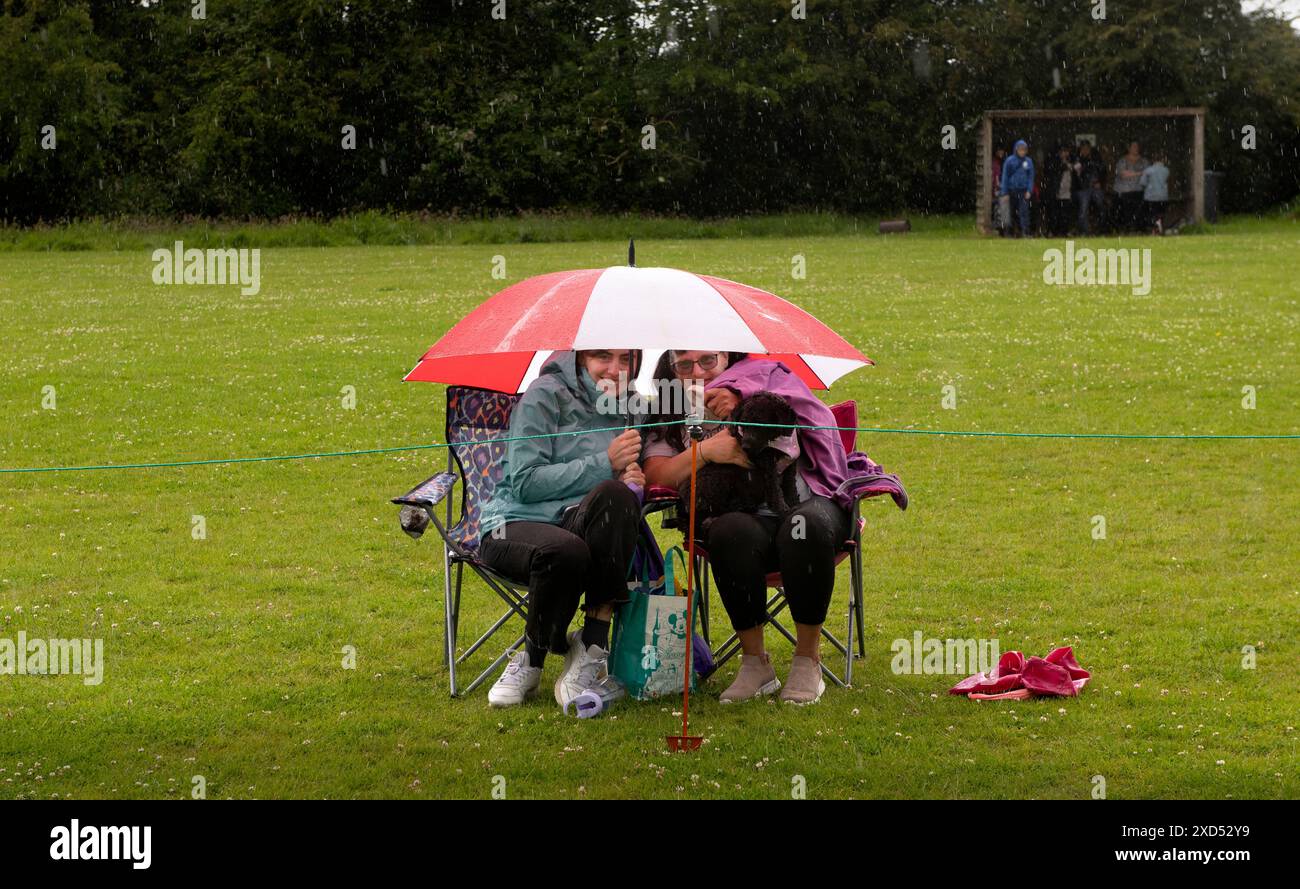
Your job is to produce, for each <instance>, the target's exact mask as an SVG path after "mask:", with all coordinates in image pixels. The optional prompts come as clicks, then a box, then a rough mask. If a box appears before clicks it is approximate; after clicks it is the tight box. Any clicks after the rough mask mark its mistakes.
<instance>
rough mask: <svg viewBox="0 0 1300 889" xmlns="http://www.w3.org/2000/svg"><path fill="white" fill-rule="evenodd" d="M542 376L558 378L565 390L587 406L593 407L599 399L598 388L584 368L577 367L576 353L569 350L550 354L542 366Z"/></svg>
mask: <svg viewBox="0 0 1300 889" xmlns="http://www.w3.org/2000/svg"><path fill="white" fill-rule="evenodd" d="M542 374H543V375H547V374H549V375H552V376H556V377H559V379H560V380H561V381H562V382H563V383H564V387H565V388H566V389H568V390H569V391H570V392H572V393H573V394H574V395H576V396H578V397H579V398H581V399H582V400H583V401H585V402H587V403H588V404H593V405H594V404H595V403H596V399H597V398H599V397H600V387H599V386H597V385H596V381H595V380H593V379H592V378H591V375H590V374H588V373H587V371H586V369H585V368H579V367H578V353H577V352H575V351H573V350H571V349H570V350H567V351H563V352H552V353H551V357H550V358H548V359H546V363H545V364H543V365H542Z"/></svg>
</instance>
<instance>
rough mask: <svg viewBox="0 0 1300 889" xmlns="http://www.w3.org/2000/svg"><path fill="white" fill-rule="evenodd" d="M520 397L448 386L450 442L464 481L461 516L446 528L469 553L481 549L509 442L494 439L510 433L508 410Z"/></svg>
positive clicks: (448, 431)
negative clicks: (488, 507)
mask: <svg viewBox="0 0 1300 889" xmlns="http://www.w3.org/2000/svg"><path fill="white" fill-rule="evenodd" d="M519 398H520V396H518V395H506V394H504V393H502V392H490V391H488V390H486V389H472V388H469V387H466V386H448V387H447V443H448V444H450V445H451V454H452V457H453V458H454V459H455V460H456V463H457V464H458V465H459V467H460V471H461V475H462V477H463V478H464V480H465V486H464V488H463V489H462V490H461V511H460V519H459V520H458V521H457V522H456V524H455V525H453V526H452V527H451V528H449V529H447V536H448V537H449V538H451V540H452V541H453V542H454V543H455V544H456V545H457V546H459V547H460V548H461V549H462V550H464V552H465V553H466V554H475V553H477V552H478V545H479V528H480V525H481V524H482V516H483V504H485V503H487V502H488V500H490V499H492V492H493V491H494V490H496V486H497V485H498V484H499V483H500V482H501V475H502V466H501V462H502V460H503V459H504V457H505V455H506V447H507V446H508V443H506V442H499V441H491V439H497V438H505V437H507V436H508V435H509V434H510V412H511V411H512V410H514V407H515V405H516V404H517V403H518V402H519Z"/></svg>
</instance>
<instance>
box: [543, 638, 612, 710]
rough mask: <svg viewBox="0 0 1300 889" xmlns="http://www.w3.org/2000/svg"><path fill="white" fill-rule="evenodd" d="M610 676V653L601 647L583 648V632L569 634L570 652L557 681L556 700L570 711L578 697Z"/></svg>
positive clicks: (565, 655)
mask: <svg viewBox="0 0 1300 889" xmlns="http://www.w3.org/2000/svg"><path fill="white" fill-rule="evenodd" d="M608 675H609V651H608V650H606V649H604V648H601V647H600V646H599V645H592V646H589V647H583V644H582V630H574V631H573V632H572V633H570V634H569V650H568V651H566V652H565V653H564V671H563V672H562V673H560V678H559V679H557V680H555V700H556V702H557V703H559V705H560V709H561V710H564V711H566V712H567V711H568V709H569V704H570V703H571V702H572V701H573V700H574V699H575V698H576V697H578V695H580V694H582V693H583V692H584V691H586V690H587V689H589V688H591V687H592V686H593V685H595V684H596V683H597V682H600V680H602V679H604V678H605V677H606V676H608Z"/></svg>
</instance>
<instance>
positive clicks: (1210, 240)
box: [0, 219, 1300, 799]
mask: <svg viewBox="0 0 1300 889" xmlns="http://www.w3.org/2000/svg"><path fill="white" fill-rule="evenodd" d="M146 240H148V239H147V238H146ZM132 243H133V244H135V242H134V241H133V242H132ZM1083 243H1084V242H1080V244H1081V245H1082V244H1083ZM1087 243H1088V244H1090V245H1092V246H1102V245H1108V246H1116V243H1117V242H1115V241H1101V240H1096V241H1088V242H1087ZM169 244H170V238H169V237H168V236H166V235H165V234H159V235H158V236H157V237H156V238H155V239H154V240H153V241H151V242H150V243H149V244H145V245H137V246H132V247H131V248H130V249H123V250H121V251H107V250H81V251H78V252H58V251H54V252H48V251H47V252H35V251H24V250H11V251H8V252H3V253H0V315H2V316H3V324H2V327H0V329H3V331H4V349H3V351H4V361H3V362H2V364H0V406H2V407H3V418H4V424H3V429H4V435H3V437H2V438H0V466H3V467H26V466H57V465H81V464H97V463H109V462H112V463H130V462H148V461H166V460H187V459H204V458H218V457H232V456H234V457H242V456H256V455H271V454H293V453H303V452H317V451H331V450H345V449H358V448H371V447H384V446H393V445H402V444H417V443H422V442H428V441H435V440H440V439H441V436H442V425H443V419H442V413H441V411H442V397H443V396H442V390H441V387H438V386H431V385H425V384H403V383H401V377H402V376H403V374H404V373H405V372H406V371H407V370H408V369H409V368H410V367H411V366H412V365H413V364H414V362H415V360H416V359H417V358H418V357H419V356H420V354H421V353H422V351H423V350H424V349H425V348H427V347H428V345H429V344H431V343H432V342H433V341H434V340H435V339H437V338H438V336H440V335H441V334H442V333H443V332H444V331H445V330H446V329H447V328H448V327H449V326H450V325H451V324H453V323H454V322H455V321H456V320H457V319H459V318H460V317H461V316H463V315H464V314H465V313H466V312H467V311H469V310H470V309H471V308H472V307H474V306H475V305H476V304H478V303H479V302H480V301H481V300H483V299H484V298H486V297H487V296H488V295H490V294H491V293H493V292H495V291H496V290H497V289H500V288H501V287H503V286H505V284H507V283H510V282H513V281H517V280H520V279H522V278H524V277H527V276H530V275H534V274H540V273H543V272H547V271H553V270H557V269H562V268H573V267H596V266H605V265H613V264H618V263H620V262H621V261H623V259H624V258H625V256H626V242H625V241H621V240H617V239H614V240H604V241H583V242H580V243H531V244H495V245H490V244H450V243H449V244H440V245H425V246H405V247H403V246H393V247H387V246H357V247H320V248H290V247H274V246H267V247H266V249H265V250H264V251H263V255H262V264H261V274H262V287H261V292H260V293H258V294H257V295H256V296H241V295H240V293H239V290H238V288H237V287H235V286H225V287H220V286H212V287H207V286H172V287H164V286H155V285H154V284H152V283H151V280H150V273H151V270H152V262H151V260H150V250H151V247H152V246H164V245H169ZM247 246H258V242H257V241H256V240H255V239H254V240H253V241H251V242H249V243H248V244H247ZM1049 246H1060V243H1059V242H1043V241H1031V242H1025V241H999V240H987V239H980V238H976V237H973V236H971V235H969V234H966V233H965V231H964V226H944V225H937V226H934V227H933V228H932V229H930V230H924V229H923V230H921V231H919V232H917V233H913V234H912V235H907V236H902V237H896V238H885V237H879V236H876V235H874V234H866V233H865V232H864V233H863V234H860V235H858V236H845V235H835V236H827V235H825V234H824V233H817V234H808V235H802V236H800V235H789V236H773V237H750V238H744V239H717V238H714V239H682V240H652V239H646V240H644V241H642V240H638V244H637V248H638V249H637V258H638V264H640V265H643V266H650V265H666V266H676V267H680V268H688V269H691V270H695V271H701V272H707V273H711V274H715V275H720V276H723V277H728V278H734V279H737V280H742V281H745V282H747V283H751V284H754V285H756V286H759V287H763V288H765V289H769V290H772V291H775V292H778V293H780V294H782V295H784V296H786V297H787V298H789V299H791V300H793V301H794V302H797V303H798V304H800V305H802V306H804V307H805V308H807V309H808V310H809V311H811V312H813V313H814V314H816V315H817V316H819V317H820V318H822V319H823V320H825V321H826V322H828V323H829V324H830V325H831V326H833V327H835V328H836V329H838V330H839V331H841V332H842V333H843V334H844V335H845V336H846V337H847V338H848V339H849V340H850V341H852V342H853V343H854V344H856V345H857V346H858V347H859V348H861V349H862V350H863V351H864V352H866V353H867V354H868V355H870V356H872V357H873V358H875V359H876V361H877V362H878V366H877V367H875V368H868V369H864V370H861V371H858V372H856V373H854V374H852V375H850V376H849V377H847V378H846V379H844V380H843V381H842V382H841V383H840V384H838V385H837V386H836V388H835V390H834V391H833V392H832V393H829V394H828V395H827V397H828V398H830V399H833V400H840V399H843V398H854V399H857V400H858V403H859V406H860V419H861V422H862V424H863V425H865V426H875V427H887V428H896V427H914V428H917V429H950V430H982V431H987V430H1006V431H1033V432H1123V433H1221V434H1252V433H1261V434H1262V433H1283V434H1296V433H1300V351H1298V342H1300V285H1298V284H1297V278H1296V257H1297V256H1298V255H1300V252H1298V249H1300V225H1297V224H1296V223H1295V222H1294V221H1286V220H1282V219H1278V220H1272V221H1266V222H1261V221H1254V220H1251V221H1240V222H1230V223H1228V224H1225V225H1222V226H1219V227H1217V228H1216V229H1215V230H1214V232H1213V233H1212V234H1207V235H1196V236H1183V237H1179V238H1165V239H1151V238H1144V239H1137V240H1134V241H1132V242H1126V246H1137V247H1150V248H1151V250H1152V254H1153V277H1152V282H1153V284H1152V289H1151V293H1150V295H1149V296H1134V295H1133V294H1132V292H1131V290H1130V288H1128V287H1061V286H1056V287H1053V286H1047V285H1044V284H1043V282H1042V271H1043V260H1042V251H1043V250H1044V249H1045V248H1046V247H1049ZM496 254H501V255H503V256H505V257H506V261H507V271H508V276H509V277H508V279H507V280H506V281H504V282H503V281H498V280H494V279H493V278H492V277H491V276H490V271H491V267H492V257H493V256H494V255H496ZM795 254H803V255H804V256H805V257H806V258H807V264H808V274H807V278H806V279H804V280H792V278H791V274H790V268H791V257H792V256H794V255H795ZM683 323H688V322H687V321H686V320H685V319H684V320H683ZM611 345H618V344H611ZM948 385H951V386H954V387H956V389H955V391H956V398H957V404H956V409H955V410H948V409H945V408H944V407H943V405H942V403H941V400H942V397H943V387H945V386H948ZM46 386H52V387H54V393H55V398H56V405H57V406H56V408H55V409H54V410H46V409H43V408H42V398H43V392H44V391H45V390H44V389H43V387H46ZM346 386H353V387H355V391H356V407H355V409H353V410H347V409H344V407H343V405H342V398H343V396H342V390H343V389H344V387H346ZM1243 386H1253V387H1255V391H1256V398H1257V404H1256V407H1255V408H1254V409H1253V410H1248V409H1245V408H1244V407H1243V402H1242V400H1243V391H1242V389H1243ZM859 444H860V446H861V447H863V448H864V449H865V450H867V451H868V452H869V453H870V454H871V455H872V457H873V458H875V459H876V460H877V461H879V462H880V463H882V464H883V465H884V466H885V467H886V469H887V470H889V471H893V472H897V473H899V475H900V476H901V477H902V478H903V480H904V482H905V483H906V484H907V486H908V489H909V492H910V494H911V496H912V508H911V509H910V510H908V511H907V512H905V513H903V512H899V511H898V510H896V509H895V508H894V507H893V506H892V505H890V504H888V503H887V502H885V501H883V500H875V501H871V502H870V503H869V504H868V505H867V507H866V508H865V514H866V516H867V518H868V520H869V524H868V527H867V531H866V534H865V541H866V552H867V562H868V581H867V586H868V589H867V606H866V620H867V640H866V641H867V657H866V659H865V660H864V661H861V662H859V663H858V665H857V666H856V668H855V687H854V688H852V689H849V690H837V689H831V690H829V691H828V692H827V694H826V696H825V697H824V699H823V701H822V703H820V704H819V705H817V706H816V707H812V708H804V709H798V708H791V707H783V706H780V705H777V704H775V703H771V704H764V703H753V704H750V705H743V706H733V707H727V708H723V707H721V706H720V705H719V704H718V703H717V700H716V694H717V691H718V690H719V689H720V688H722V687H725V684H726V682H729V681H730V677H731V676H732V675H733V674H734V670H735V667H736V665H735V662H733V663H732V664H729V665H728V666H727V667H726V668H724V670H723V671H722V675H721V676H720V677H718V678H715V679H714V680H713V682H712V683H710V685H709V686H706V689H705V691H704V692H702V693H701V694H700V695H699V696H698V697H695V698H693V699H692V706H691V715H692V721H691V725H692V728H693V729H696V730H697V731H698V732H699V733H702V734H704V735H706V736H707V738H708V743H707V744H706V746H705V747H704V748H703V749H702V751H700V752H698V753H695V754H689V755H686V754H682V755H675V756H674V755H670V754H668V753H667V752H666V750H665V746H664V740H663V736H664V735H666V734H670V733H674V732H675V731H677V730H678V729H679V728H680V719H678V718H675V717H674V715H673V714H674V712H675V711H677V710H678V709H679V707H680V702H679V701H669V702H664V703H652V704H626V705H621V706H620V707H619V708H618V709H617V710H616V712H615V716H612V717H610V718H607V719H600V720H586V721H576V720H569V719H566V718H565V717H563V716H562V715H561V714H560V712H559V710H558V708H557V706H556V705H555V703H554V700H553V699H551V698H550V696H549V695H548V694H544V695H543V696H542V697H540V698H539V699H538V700H537V701H536V702H534V703H533V704H531V705H529V706H525V707H522V708H516V709H512V710H505V711H492V710H490V709H489V708H488V707H487V704H486V698H485V692H484V690H483V689H480V690H479V691H477V692H475V693H474V694H473V695H471V696H470V697H468V698H464V699H459V700H452V699H450V698H449V697H448V695H447V683H446V671H445V669H444V668H443V666H442V662H441V657H440V647H441V641H442V629H441V618H442V592H441V587H442V583H441V578H440V577H439V576H437V575H436V574H435V569H436V567H437V565H438V563H439V559H440V550H439V548H438V546H437V545H436V544H435V540H434V539H433V535H432V534H430V535H426V537H425V538H424V539H422V540H420V541H418V542H415V541H412V540H410V539H409V538H407V537H406V536H405V535H403V534H402V533H401V532H400V530H399V528H398V526H397V517H396V508H395V507H393V506H391V505H390V504H389V503H388V499H389V498H390V497H393V496H395V495H397V494H400V493H402V492H403V491H405V490H406V489H407V488H409V487H410V486H411V485H413V484H414V483H416V482H418V481H420V480H421V479H423V478H425V477H426V476H428V475H430V474H431V473H432V472H433V471H435V470H436V469H438V468H440V467H441V466H442V465H443V463H444V461H445V456H444V455H443V453H442V452H441V451H412V452H406V453H402V454H395V455H380V456H365V457H344V458H327V459H313V460H303V461H297V462H276V463H251V464H238V465H221V466H191V467H184V468H169V469H150V470H121V471H100V472H77V473H50V474H5V475H0V637H7V638H11V639H14V638H16V636H17V633H18V632H19V631H20V630H21V631H25V632H26V634H27V635H28V637H32V638H34V637H38V636H39V637H44V638H53V637H60V638H65V637H66V638H80V637H92V638H94V637H98V638H103V640H104V655H105V661H106V666H105V672H104V678H103V682H102V684H100V685H98V686H87V685H85V684H84V683H83V682H82V680H81V678H80V677H77V676H8V675H6V676H0V797H3V798H14V797H23V798H50V797H77V798H82V797H166V798H189V797H190V795H191V787H192V786H193V779H194V776H199V775H201V776H203V779H204V781H205V782H206V792H207V796H208V797H209V798H230V797H238V798H247V797H262V798H266V797H331V798H341V797H342V798H347V797H416V798H434V797H477V798H486V797H488V796H489V795H490V794H491V792H492V789H493V776H496V775H501V776H504V778H505V780H506V795H507V796H509V797H552V796H569V797H575V796H576V797H582V796H585V797H591V798H597V797H628V798H648V797H668V798H674V797H679V798H691V797H733V796H740V797H759V798H783V797H789V796H790V794H791V788H792V781H793V779H794V777H795V776H803V777H804V778H805V779H806V782H807V794H808V796H809V797H810V798H826V797H993V798H1022V797H1035V798H1043V797H1064V798H1076V799H1087V798H1089V796H1090V795H1091V794H1092V793H1093V790H1094V786H1095V785H1094V782H1093V777H1094V776H1097V775H1100V776H1102V777H1104V779H1105V782H1106V783H1105V787H1106V793H1107V796H1108V797H1109V798H1112V799H1117V798H1134V797H1177V798H1201V797H1206V798H1228V797H1234V798H1254V797H1288V798H1294V797H1296V796H1298V795H1300V775H1298V770H1297V765H1298V764H1300V732H1298V731H1297V729H1296V726H1297V725H1298V724H1300V680H1298V678H1297V677H1298V676H1300V669H1298V668H1300V644H1298V642H1297V630H1298V629H1300V546H1298V545H1297V540H1300V470H1298V467H1300V441H1296V440H1290V441H1285V440H1253V441H1144V440H1129V441H1122V440H1121V441H1116V440H1061V439H1005V438H962V437H952V436H947V437H937V436H920V435H900V434H872V435H864V436H861V437H860V439H859ZM1097 515H1101V516H1104V517H1105V523H1106V532H1107V533H1106V537H1105V539H1104V540H1097V539H1094V537H1093V528H1094V522H1093V517H1094V516H1097ZM193 516H203V519H204V522H205V524H206V539H202V540H196V539H194V537H193V536H192V533H191V528H192V517H193ZM663 540H664V542H665V543H668V542H671V540H672V538H671V537H670V535H669V533H668V532H663ZM841 571H842V583H841V584H840V585H839V587H838V589H837V597H836V601H835V603H834V605H833V608H832V621H833V623H834V624H835V625H837V626H838V625H841V624H842V622H843V613H844V604H845V601H846V600H845V590H846V589H847V582H848V573H847V565H844V566H842V567H841ZM488 596H489V594H488V592H487V590H486V589H485V588H484V587H482V586H481V585H477V584H473V585H471V586H470V587H469V589H468V591H467V604H466V612H467V614H466V617H465V619H464V620H465V624H466V626H465V628H464V634H465V635H466V636H468V639H465V638H464V637H463V639H462V641H465V642H468V641H472V639H473V638H474V635H473V634H472V629H473V627H474V626H478V625H481V624H482V622H483V621H485V620H487V619H489V615H490V616H493V617H494V616H495V614H496V613H497V609H496V608H495V607H493V604H492V603H493V602H494V601H496V600H495V597H492V598H491V599H489V598H488ZM715 614H716V615H717V616H718V617H719V618H720V621H719V623H720V624H721V623H723V622H724V620H723V619H722V610H721V608H720V606H719V607H717V608H716V609H715ZM475 618H477V619H478V622H477V623H476V622H475ZM917 630H919V631H921V632H922V633H923V634H924V635H925V636H926V637H935V638H940V639H945V638H948V637H954V638H995V639H997V640H998V642H999V644H1000V647H1001V649H1002V650H1003V651H1006V650H1010V649H1020V650H1023V651H1024V652H1025V653H1026V654H1037V655H1042V654H1045V653H1046V652H1047V651H1048V650H1049V649H1051V648H1052V647H1054V646H1057V645H1066V644H1068V645H1073V646H1074V648H1075V651H1076V653H1077V655H1078V657H1079V660H1080V661H1081V662H1082V664H1083V665H1084V666H1085V667H1087V668H1088V669H1090V670H1092V671H1093V674H1094V679H1093V682H1092V684H1091V685H1090V686H1089V687H1088V688H1087V689H1086V691H1085V692H1084V693H1083V695H1082V696H1081V697H1080V698H1078V699H1071V700H1062V699H1052V700H1042V701H1030V702H1011V703H1009V704H1008V703H1006V702H993V703H983V704H979V703H975V702H972V701H968V700H965V699H961V698H954V697H949V696H948V695H946V693H945V692H946V690H947V688H948V687H949V686H950V685H951V684H952V683H953V682H954V681H955V680H956V679H957V678H959V677H953V676H942V675H938V676H936V675H910V674H907V675H895V674H894V673H893V672H892V671H891V669H890V659H891V656H892V653H891V650H890V646H891V643H892V642H893V640H895V639H897V638H907V639H910V638H911V637H912V634H913V633H914V631H917ZM768 638H769V643H770V645H771V649H772V651H773V655H774V658H775V660H776V661H777V668H778V673H779V674H780V675H781V676H782V677H783V678H784V674H785V672H786V670H787V668H788V664H789V655H790V651H789V648H788V647H787V646H786V645H785V644H784V642H783V641H782V640H781V639H780V638H779V637H777V636H776V635H775V633H772V632H769V637H768ZM502 644H504V642H503V643H502ZM347 645H351V646H355V648H356V652H357V667H356V669H354V670H346V669H343V667H342V660H343V657H344V656H343V654H342V649H343V647H344V646H347ZM1244 646H1254V647H1255V650H1256V666H1255V668H1254V669H1245V668H1243V653H1242V652H1243V647H1244ZM495 653H496V652H493V654H495ZM826 653H827V654H828V655H829V649H827V652H826ZM559 660H560V659H559V658H553V659H551V661H550V662H549V663H548V665H547V670H546V675H545V677H544V684H543V689H544V690H546V689H549V687H550V683H551V682H552V681H553V680H554V678H555V676H556V675H557V672H558V670H559V668H560V664H559ZM481 663H485V662H481Z"/></svg>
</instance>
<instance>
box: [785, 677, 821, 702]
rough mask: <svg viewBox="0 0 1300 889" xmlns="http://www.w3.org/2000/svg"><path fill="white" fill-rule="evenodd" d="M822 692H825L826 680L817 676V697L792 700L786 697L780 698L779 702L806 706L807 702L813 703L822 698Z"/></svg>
mask: <svg viewBox="0 0 1300 889" xmlns="http://www.w3.org/2000/svg"><path fill="white" fill-rule="evenodd" d="M824 694H826V680H825V679H821V678H818V680H817V697H815V698H813V699H812V700H811V701H792V700H789V699H788V698H782V699H781V702H782V703H783V704H792V705H794V706H795V707H807V706H808V705H809V704H815V703H817V702H818V701H820V700H821V699H822V695H824Z"/></svg>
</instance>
